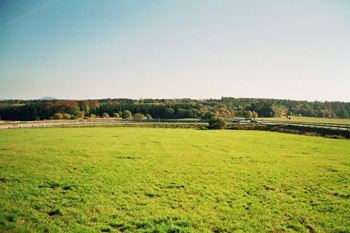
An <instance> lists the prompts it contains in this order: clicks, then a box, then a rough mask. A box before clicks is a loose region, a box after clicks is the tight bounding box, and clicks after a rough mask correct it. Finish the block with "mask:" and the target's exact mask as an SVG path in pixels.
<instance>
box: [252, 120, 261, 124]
mask: <svg viewBox="0 0 350 233" xmlns="http://www.w3.org/2000/svg"><path fill="white" fill-rule="evenodd" d="M250 123H259V122H258V121H256V120H250Z"/></svg>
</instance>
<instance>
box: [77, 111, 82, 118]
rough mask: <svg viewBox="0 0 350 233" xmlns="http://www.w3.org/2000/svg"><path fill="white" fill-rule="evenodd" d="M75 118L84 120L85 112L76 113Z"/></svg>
mask: <svg viewBox="0 0 350 233" xmlns="http://www.w3.org/2000/svg"><path fill="white" fill-rule="evenodd" d="M75 116H76V117H77V118H84V112H83V111H78V112H76V113H75Z"/></svg>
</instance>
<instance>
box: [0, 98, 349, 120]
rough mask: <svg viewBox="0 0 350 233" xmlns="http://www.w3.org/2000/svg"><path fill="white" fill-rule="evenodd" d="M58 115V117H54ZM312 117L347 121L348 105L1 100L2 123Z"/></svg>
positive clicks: (265, 101) (238, 100)
mask: <svg viewBox="0 0 350 233" xmlns="http://www.w3.org/2000/svg"><path fill="white" fill-rule="evenodd" d="M55 114H56V115H55ZM283 115H285V116H309V117H328V118H348V117H349V116H350V103H348V102H327V101H326V102H319V101H314V102H308V101H296V100H284V99H254V98H233V97H222V98H221V99H206V100H196V99H139V100H134V99H99V100H1V101H0V117H1V119H2V120H21V121H29V120H42V119H76V118H86V117H91V118H94V117H118V118H119V117H121V118H131V117H134V118H137V119H143V118H148V119H151V118H168V119H175V118H199V117H200V118H203V119H210V118H211V117H213V116H219V117H229V118H234V117H245V118H256V117H258V116H260V117H262V116H263V117H280V116H283Z"/></svg>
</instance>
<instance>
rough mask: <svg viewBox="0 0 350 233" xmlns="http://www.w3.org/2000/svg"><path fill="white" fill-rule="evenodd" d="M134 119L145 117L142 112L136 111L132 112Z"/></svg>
mask: <svg viewBox="0 0 350 233" xmlns="http://www.w3.org/2000/svg"><path fill="white" fill-rule="evenodd" d="M134 119H136V120H143V119H145V116H144V115H143V114H142V113H136V114H134Z"/></svg>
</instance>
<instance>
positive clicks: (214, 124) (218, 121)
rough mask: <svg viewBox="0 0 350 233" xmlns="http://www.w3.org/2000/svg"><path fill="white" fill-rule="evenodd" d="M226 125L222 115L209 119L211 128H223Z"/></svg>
mask: <svg viewBox="0 0 350 233" xmlns="http://www.w3.org/2000/svg"><path fill="white" fill-rule="evenodd" d="M225 127H226V121H224V120H223V119H222V118H220V117H212V118H210V120H209V129H223V128H225Z"/></svg>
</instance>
